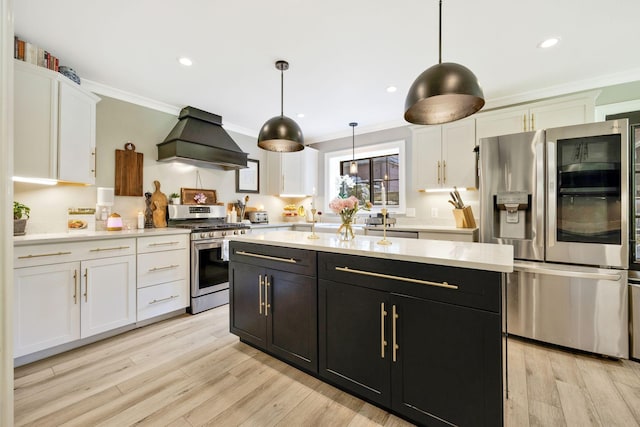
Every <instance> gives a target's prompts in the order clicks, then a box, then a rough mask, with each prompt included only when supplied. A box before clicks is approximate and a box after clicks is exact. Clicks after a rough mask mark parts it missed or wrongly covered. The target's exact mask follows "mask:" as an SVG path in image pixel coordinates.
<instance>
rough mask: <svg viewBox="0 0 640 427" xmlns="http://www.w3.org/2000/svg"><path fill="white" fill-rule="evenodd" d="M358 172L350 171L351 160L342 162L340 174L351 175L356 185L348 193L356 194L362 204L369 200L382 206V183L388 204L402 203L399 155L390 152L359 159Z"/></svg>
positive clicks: (350, 194) (375, 204)
mask: <svg viewBox="0 0 640 427" xmlns="http://www.w3.org/2000/svg"><path fill="white" fill-rule="evenodd" d="M356 163H357V164H358V173H357V174H356V175H355V176H354V175H351V174H350V173H349V167H350V165H351V161H350V160H343V161H341V162H340V174H341V175H349V176H351V178H352V179H353V181H354V183H355V185H354V186H353V187H351V188H349V189H347V190H346V193H347V195H349V196H356V197H357V198H358V199H359V200H360V204H364V203H365V202H367V201H369V202H371V203H372V204H373V205H374V206H382V184H383V183H384V189H385V193H386V196H387V205H389V206H397V205H399V204H400V168H399V163H400V161H399V155H398V154H388V155H384V156H376V157H368V158H364V159H357V161H356Z"/></svg>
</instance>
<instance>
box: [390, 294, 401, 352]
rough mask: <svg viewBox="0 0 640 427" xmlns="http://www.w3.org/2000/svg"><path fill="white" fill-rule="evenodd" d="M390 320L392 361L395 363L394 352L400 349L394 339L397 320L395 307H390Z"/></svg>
mask: <svg viewBox="0 0 640 427" xmlns="http://www.w3.org/2000/svg"><path fill="white" fill-rule="evenodd" d="M391 309H392V310H391V320H392V333H393V337H392V338H393V361H394V362H395V361H396V352H397V351H398V349H399V348H400V346H398V340H397V339H396V320H398V313H397V312H396V305H395V304H393V306H392V307H391Z"/></svg>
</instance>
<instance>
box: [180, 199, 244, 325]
mask: <svg viewBox="0 0 640 427" xmlns="http://www.w3.org/2000/svg"><path fill="white" fill-rule="evenodd" d="M168 211H169V227H178V228H188V229H190V230H191V307H190V309H189V311H190V313H192V314H196V313H200V312H202V311H205V310H209V309H211V308H214V307H218V306H220V305H223V304H228V303H229V266H228V261H226V258H225V257H224V256H223V255H224V254H223V241H224V238H225V237H227V236H232V235H236V234H246V233H249V232H250V228H249V225H247V224H242V223H226V222H225V213H226V209H225V207H224V206H219V205H169V206H168Z"/></svg>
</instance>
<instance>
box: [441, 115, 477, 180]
mask: <svg viewBox="0 0 640 427" xmlns="http://www.w3.org/2000/svg"><path fill="white" fill-rule="evenodd" d="M475 144H476V123H475V120H473V119H467V120H460V121H457V122H454V123H451V124H447V125H443V126H442V185H443V187H449V188H450V187H453V186H456V187H460V188H475V186H476V153H475V152H474V151H473V149H474V147H475Z"/></svg>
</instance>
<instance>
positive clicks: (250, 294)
mask: <svg viewBox="0 0 640 427" xmlns="http://www.w3.org/2000/svg"><path fill="white" fill-rule="evenodd" d="M309 235H310V233H301V232H287V231H280V232H269V233H262V234H258V233H254V234H250V235H245V236H237V237H232V238H231V239H230V240H231V241H230V246H229V250H230V252H229V256H230V264H229V282H230V304H231V306H230V329H231V332H232V333H234V334H236V335H238V336H239V337H240V338H241V340H242V341H243V342H246V343H248V344H251V345H253V346H255V347H257V348H259V349H261V350H263V351H265V352H267V353H269V354H271V355H274V356H276V357H278V358H280V359H282V360H285V361H287V362H288V363H290V364H292V365H294V366H296V367H298V368H300V369H302V370H305V371H307V372H309V373H312V374H313V375H316V376H317V377H319V378H320V379H322V380H324V381H326V382H328V383H330V384H333V385H336V386H338V387H340V388H342V389H344V390H346V391H349V392H351V393H353V394H355V395H357V396H359V397H362V398H364V399H366V400H368V401H370V402H372V403H374V404H376V405H378V406H380V407H383V408H385V409H388V410H390V411H392V412H394V413H397V414H399V415H401V416H403V417H405V418H407V419H409V420H411V421H413V422H416V423H419V424H422V425H438V426H439V425H486V426H496V425H503V406H502V405H503V393H502V385H503V380H502V372H503V370H502V332H501V315H502V301H501V276H502V273H505V272H510V271H512V270H513V250H512V247H511V246H507V245H488V244H481V243H468V242H452V241H436V240H413V239H402V238H396V239H393V238H390V239H389V241H391V243H392V244H391V245H386V246H385V245H379V244H378V242H379V241H380V238H379V237H371V236H358V237H356V239H355V240H353V241H350V242H342V241H339V240H338V238H337V236H336V235H332V234H328V233H319V234H318V236H319V238H318V239H309V238H308V236H309Z"/></svg>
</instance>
